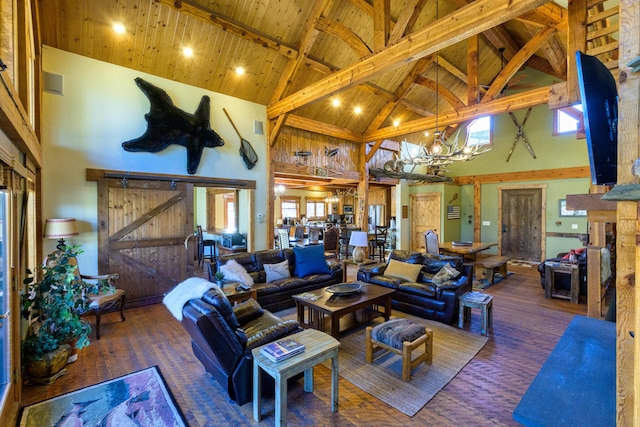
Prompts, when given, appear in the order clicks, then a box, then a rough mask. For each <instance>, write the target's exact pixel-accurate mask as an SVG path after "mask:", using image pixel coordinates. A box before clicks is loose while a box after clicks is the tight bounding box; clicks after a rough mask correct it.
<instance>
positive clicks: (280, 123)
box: [269, 114, 288, 147]
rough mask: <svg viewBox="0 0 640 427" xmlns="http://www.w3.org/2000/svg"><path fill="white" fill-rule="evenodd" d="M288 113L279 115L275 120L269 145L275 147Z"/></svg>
mask: <svg viewBox="0 0 640 427" xmlns="http://www.w3.org/2000/svg"><path fill="white" fill-rule="evenodd" d="M287 116H288V114H283V115H281V116H278V119H277V120H275V123H274V124H273V129H271V132H269V146H271V147H273V144H275V143H276V141H277V140H278V136H280V132H281V131H282V126H283V125H284V122H285V120H287Z"/></svg>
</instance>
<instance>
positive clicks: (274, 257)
mask: <svg viewBox="0 0 640 427" xmlns="http://www.w3.org/2000/svg"><path fill="white" fill-rule="evenodd" d="M318 247H320V246H318ZM298 253H300V252H299V251H298ZM322 257H323V258H322V259H324V252H323V254H322ZM232 259H233V260H235V261H236V262H237V263H238V264H240V265H241V266H243V267H244V269H245V270H246V271H247V272H248V273H249V275H251V277H252V278H253V281H254V285H253V289H255V290H256V291H257V295H258V303H259V304H260V305H261V306H262V307H263V308H264V309H265V310H269V311H272V312H276V311H279V310H283V309H285V308H289V307H293V306H294V305H295V301H294V300H293V298H292V296H293V295H296V294H299V293H302V292H308V291H312V290H315V289H319V288H323V287H325V286H330V285H335V284H336V283H340V282H342V264H341V263H339V262H328V264H329V269H328V270H329V271H330V272H329V273H320V274H308V275H304V276H302V277H299V276H296V255H295V252H294V250H293V249H282V250H281V249H268V250H262V251H256V252H253V253H247V252H244V253H234V254H227V255H221V256H219V257H218V258H217V259H216V262H215V264H214V263H211V264H209V280H210V281H212V282H215V279H214V277H215V272H216V271H217V270H218V269H219V268H220V267H221V266H222V265H224V264H226V263H227V262H228V261H230V260H232ZM285 259H286V260H288V261H289V272H290V275H291V277H289V278H285V279H279V280H276V281H273V282H271V283H266V273H265V271H264V265H265V264H278V263H280V262H282V261H284V260H285ZM238 284H239V283H225V286H236V285H238Z"/></svg>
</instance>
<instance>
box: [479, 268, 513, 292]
mask: <svg viewBox="0 0 640 427" xmlns="http://www.w3.org/2000/svg"><path fill="white" fill-rule="evenodd" d="M512 274H513V271H509V272H507V278H508V277H509V276H511V275H512ZM504 279H505V277H504V276H503V275H502V274H500V273H495V274H494V275H493V284H494V285H495V284H496V283H500V282H502V281H503V280H504ZM489 286H491V282H489V281H488V280H487V279H479V280H474V281H473V289H476V290H482V289H487V288H488V287H489Z"/></svg>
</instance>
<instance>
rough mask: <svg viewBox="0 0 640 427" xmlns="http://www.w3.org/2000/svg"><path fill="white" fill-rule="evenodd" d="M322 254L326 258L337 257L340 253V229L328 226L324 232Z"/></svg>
mask: <svg viewBox="0 0 640 427" xmlns="http://www.w3.org/2000/svg"><path fill="white" fill-rule="evenodd" d="M323 242H324V256H325V258H326V259H336V260H337V259H338V258H339V253H340V231H339V230H338V229H337V228H330V229H328V230H326V231H325V232H324V239H323Z"/></svg>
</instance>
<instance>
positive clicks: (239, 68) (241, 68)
mask: <svg viewBox="0 0 640 427" xmlns="http://www.w3.org/2000/svg"><path fill="white" fill-rule="evenodd" d="M244 73H245V70H244V67H236V74H237V75H239V76H243V75H244Z"/></svg>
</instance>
